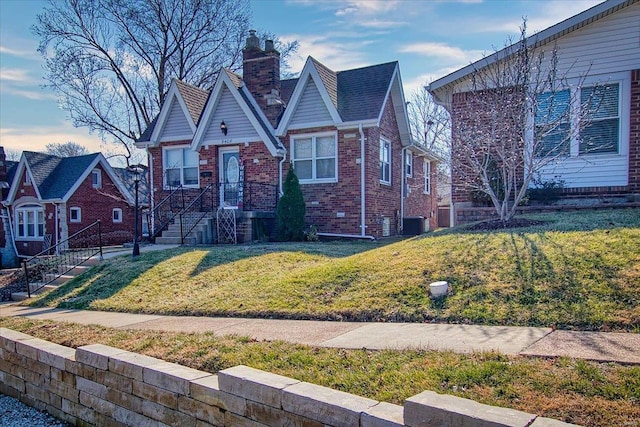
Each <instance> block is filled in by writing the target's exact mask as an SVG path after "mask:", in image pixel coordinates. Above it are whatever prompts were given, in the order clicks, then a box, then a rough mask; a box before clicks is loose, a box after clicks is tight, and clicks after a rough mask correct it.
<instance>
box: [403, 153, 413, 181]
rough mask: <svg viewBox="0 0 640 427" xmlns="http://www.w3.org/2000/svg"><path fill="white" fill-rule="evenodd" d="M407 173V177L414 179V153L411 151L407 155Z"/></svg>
mask: <svg viewBox="0 0 640 427" xmlns="http://www.w3.org/2000/svg"><path fill="white" fill-rule="evenodd" d="M404 160H405V171H406V174H407V177H409V178H411V177H413V153H412V152H411V151H409V150H407V152H406V153H405V159H404Z"/></svg>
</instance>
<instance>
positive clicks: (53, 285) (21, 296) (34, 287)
mask: <svg viewBox="0 0 640 427" xmlns="http://www.w3.org/2000/svg"><path fill="white" fill-rule="evenodd" d="M99 262H100V257H99V256H93V257H91V258H88V259H86V260H85V261H84V262H83V263H82V264H81V265H76V266H67V267H64V266H63V268H64V270H66V269H68V268H69V269H70V270H69V271H67V272H66V273H65V274H63V275H61V276H59V277H56V276H57V274H54V273H49V274H45V279H46V280H50V279H53V280H51V281H50V282H48V283H47V284H46V285H44V286H42V285H43V282H34V283H29V289H30V291H31V296H34V295H42V294H44V293H46V292H49V291H52V290H54V289H57V288H58V287H60V286H62V285H64V284H65V283H67V282H68V281H69V280H71V279H73V278H74V277H76V276H79V275H80V274H82V273H84V272H85V271H87V270H89V269H90V268H91V267H93V266H94V265H97V264H98V263H99ZM11 299H12V300H13V301H24V300H26V299H29V294H28V293H27V292H12V293H11Z"/></svg>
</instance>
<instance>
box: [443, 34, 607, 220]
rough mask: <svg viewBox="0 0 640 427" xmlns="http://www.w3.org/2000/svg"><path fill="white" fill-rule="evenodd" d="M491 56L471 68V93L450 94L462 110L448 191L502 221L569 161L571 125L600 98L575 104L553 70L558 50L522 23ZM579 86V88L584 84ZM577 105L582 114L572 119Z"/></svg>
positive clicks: (585, 117)
mask: <svg viewBox="0 0 640 427" xmlns="http://www.w3.org/2000/svg"><path fill="white" fill-rule="evenodd" d="M495 55H497V56H498V57H497V58H495V60H493V61H491V62H489V61H487V60H481V61H479V62H477V63H476V67H475V69H474V71H473V72H472V73H471V75H470V80H469V81H468V84H469V89H470V90H469V91H468V92H464V93H459V94H455V95H454V96H459V97H461V99H460V101H461V102H464V106H463V107H460V108H454V110H453V111H452V119H453V120H452V122H453V126H452V147H451V164H452V176H453V185H454V186H455V187H456V188H458V189H464V190H467V191H471V192H476V193H480V194H484V195H486V197H487V198H488V199H489V200H490V202H491V204H492V205H493V207H494V208H495V210H496V213H497V214H498V215H499V217H500V219H501V220H502V221H507V220H509V219H511V218H512V217H513V216H514V215H515V213H516V208H517V207H518V205H519V204H520V203H521V202H522V200H523V198H524V197H525V195H526V193H527V189H528V188H529V187H530V185H531V183H532V181H533V179H534V178H535V177H536V176H537V175H538V174H539V173H540V171H541V170H542V169H543V168H544V167H545V166H548V165H550V164H552V163H558V162H562V161H563V160H564V159H565V158H566V157H567V155H568V154H569V147H570V142H571V141H572V140H574V139H576V138H577V136H578V132H579V131H580V130H579V127H575V126H571V123H572V122H573V123H582V124H588V123H589V117H590V115H592V114H593V113H594V111H595V109H597V105H596V104H597V103H598V99H599V98H601V97H602V92H601V91H600V89H596V90H593V91H592V92H591V93H590V94H589V95H588V96H587V97H585V96H584V91H583V92H582V93H583V95H582V98H581V99H578V100H574V99H572V98H573V97H574V96H576V95H575V94H574V91H570V90H568V81H567V78H566V77H567V76H566V72H568V71H569V70H566V72H565V74H561V73H559V71H558V51H557V47H556V46H552V48H551V49H550V50H548V51H544V50H543V49H542V48H540V47H537V46H535V43H533V42H531V41H530V40H529V39H528V37H527V34H526V22H525V23H524V24H523V26H522V27H521V34H520V39H519V40H518V42H517V43H515V44H509V45H508V46H507V47H506V48H505V49H503V50H501V51H498V52H496V53H495ZM579 80H580V82H579V83H577V85H578V86H581V84H582V81H584V77H582V78H579ZM574 102H580V103H581V104H582V105H583V106H584V107H587V108H580V109H579V110H580V112H579V113H577V115H576V112H575V111H574V112H572V111H571V110H572V109H571V108H570V105H572V104H573V103H574ZM586 104H588V105H586ZM594 107H596V108H594ZM582 128H583V129H584V125H582Z"/></svg>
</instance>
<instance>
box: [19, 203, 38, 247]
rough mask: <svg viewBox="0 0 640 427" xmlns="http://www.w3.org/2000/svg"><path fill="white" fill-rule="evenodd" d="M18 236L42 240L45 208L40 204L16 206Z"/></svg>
mask: <svg viewBox="0 0 640 427" xmlns="http://www.w3.org/2000/svg"><path fill="white" fill-rule="evenodd" d="M15 215H16V216H15V221H16V237H17V238H18V239H21V240H42V238H43V237H44V209H43V208H42V207H40V206H23V207H19V208H16V211H15Z"/></svg>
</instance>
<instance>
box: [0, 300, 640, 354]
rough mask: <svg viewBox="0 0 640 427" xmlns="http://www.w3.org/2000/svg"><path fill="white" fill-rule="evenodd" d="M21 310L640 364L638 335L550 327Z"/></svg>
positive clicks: (332, 343)
mask: <svg viewBox="0 0 640 427" xmlns="http://www.w3.org/2000/svg"><path fill="white" fill-rule="evenodd" d="M8 316H20V317H25V318H29V319H41V320H45V319H47V320H54V321H60V322H74V323H80V324H97V325H102V326H106V327H112V328H118V329H147V330H162V331H174V332H213V333H215V334H216V335H228V334H235V335H241V336H249V337H252V338H254V339H256V340H259V341H262V340H267V341H272V340H284V341H289V342H294V343H300V344H308V345H313V346H322V347H336V348H355V349H358V348H367V349H372V350H376V349H377V350H381V349H426V350H452V351H455V352H459V353H469V352H472V351H489V350H496V351H499V352H501V353H504V354H510V355H516V354H520V355H527V356H540V357H556V356H568V357H572V358H581V359H589V360H597V361H612V362H620V363H626V364H640V334H632V333H612V332H572V331H553V330H552V329H549V328H532V327H510V326H478V325H450V324H425V323H357V322H324V321H308V320H275V319H247V318H222V317H189V316H161V315H147V314H129V313H113V312H100V311H87V310H62V309H52V308H30V307H26V306H20V305H18V304H16V303H2V304H0V317H8Z"/></svg>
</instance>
